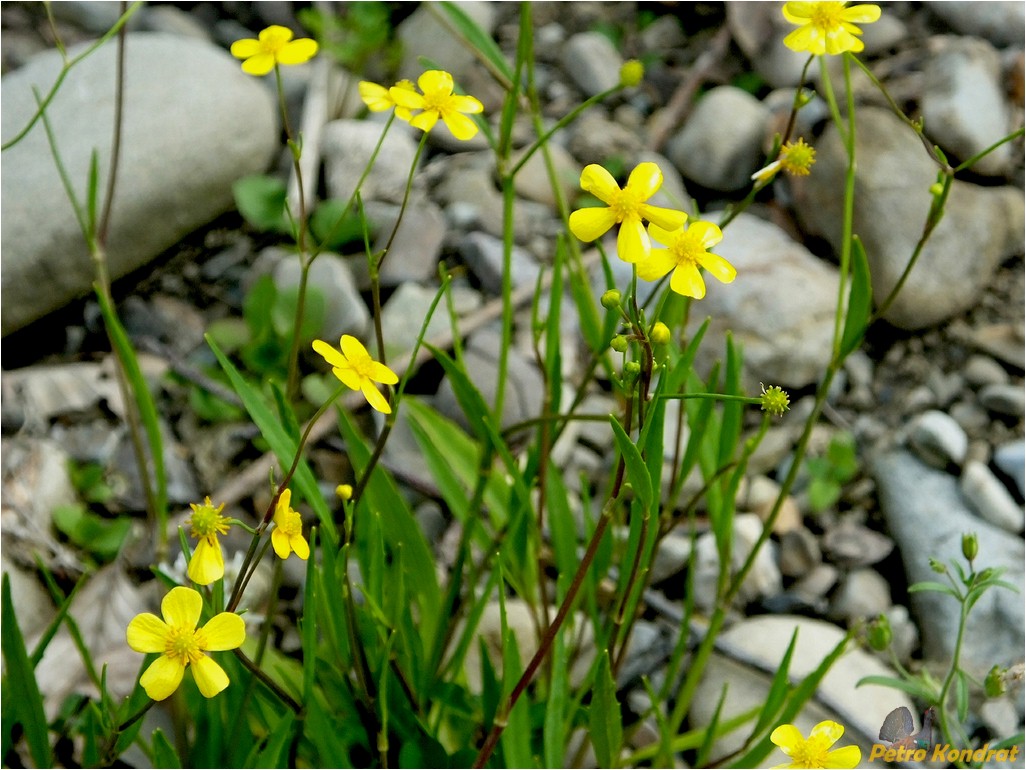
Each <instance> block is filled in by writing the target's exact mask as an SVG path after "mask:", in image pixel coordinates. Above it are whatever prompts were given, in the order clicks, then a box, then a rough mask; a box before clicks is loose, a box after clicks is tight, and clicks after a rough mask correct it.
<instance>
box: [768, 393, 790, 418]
mask: <svg viewBox="0 0 1026 770" xmlns="http://www.w3.org/2000/svg"><path fill="white" fill-rule="evenodd" d="M790 403H791V399H790V397H789V396H788V395H787V393H786V392H785V391H783V390H781V389H780V387H778V386H777V385H773V386H771V387H769V388H767V387H765V386H763V389H762V411H764V412H767V413H769V414H771V415H773V416H774V417H780V416H782V415H783V414H784V412H786V411H787V410H788V409H790V406H789V404H790Z"/></svg>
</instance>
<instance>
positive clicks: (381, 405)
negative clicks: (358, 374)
mask: <svg viewBox="0 0 1026 770" xmlns="http://www.w3.org/2000/svg"><path fill="white" fill-rule="evenodd" d="M360 390H362V391H363V396H364V398H366V399H367V403H368V404H370V405H371V406H372V407H374V408H375V409H377V410H378V411H379V412H381V413H382V414H392V407H390V406H389V405H388V401H387V400H386V399H385V397H384V396H383V395H381V393H380V392H379V391H378V389H377V388H376V387H375V386H374V383H373V382H371V381H370V380H364V381H363V386H362V387H361V388H360Z"/></svg>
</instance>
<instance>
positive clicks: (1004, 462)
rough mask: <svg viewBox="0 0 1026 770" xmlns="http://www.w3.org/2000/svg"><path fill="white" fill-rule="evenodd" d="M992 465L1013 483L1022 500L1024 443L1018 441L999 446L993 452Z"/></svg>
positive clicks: (1025, 481)
mask: <svg viewBox="0 0 1026 770" xmlns="http://www.w3.org/2000/svg"><path fill="white" fill-rule="evenodd" d="M994 465H996V466H997V469H998V470H999V471H1001V472H1002V473H1003V474H1004V475H1006V476H1007V477H1008V478H1010V479H1012V481H1014V482H1015V486H1016V487H1017V488H1018V490H1019V497H1020V498H1022V497H1023V495H1024V493H1026V489H1024V487H1026V479H1024V478H1023V477H1024V475H1026V467H1024V466H1026V443H1024V442H1023V441H1022V440H1021V439H1020V440H1019V441H1010V442H1008V443H1007V444H1002V445H1001V446H999V447H998V448H997V449H995V450H994Z"/></svg>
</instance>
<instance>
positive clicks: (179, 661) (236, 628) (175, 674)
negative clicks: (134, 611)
mask: <svg viewBox="0 0 1026 770" xmlns="http://www.w3.org/2000/svg"><path fill="white" fill-rule="evenodd" d="M202 611H203V597H202V596H200V594H199V592H198V591H196V590H194V589H192V588H183V587H182V586H179V587H177V588H172V589H171V590H170V591H168V593H167V594H166V595H165V596H164V600H163V601H162V602H161V603H160V614H161V615H162V616H163V620H161V619H160V618H158V617H157V616H156V615H153V614H152V613H149V612H144V613H142V614H141V615H136V616H135V617H134V618H132V622H131V623H129V624H128V631H127V634H126V636H127V641H128V646H129V647H131V648H132V649H133V650H135V651H136V652H144V653H147V652H156V653H160V657H158V658H157V659H156V660H155V661H153V663H151V664H150V666H149V668H147V669H146V671H145V672H144V673H143V675H142V677H141V678H140V679H139V684H141V685H142V688H143V689H144V690H146V694H147V695H148V696H150V697H151V698H152V699H153V700H164V699H165V698H167V697H168V696H169V695H171V693H173V692H174V691H175V690H177V689H178V685H179V684H181V681H182V677H183V676H184V675H185V669H186V667H187V666H189V665H192V674H193V677H194V678H195V680H196V685H197V686H198V687H199V691H200V692H201V693H202V694H203V696H204V697H206V698H213V697H214V696H215V695H217V694H218V693H219V692H221V691H222V690H224V688H226V687H227V686H228V675H227V674H225V672H224V669H222V668H221V667H220V666H219V665H218V664H217V663H215V662H214V661H213V660H212V659H211V658H210V657H209V656H207V655H205V654H204V653H206V652H218V651H223V650H234V649H235V648H236V647H241V646H242V643H243V642H244V641H246V624H245V623H244V622H243V620H242V618H241V617H239V616H238V615H236V614H235V613H234V612H222V613H220V614H219V615H215V616H214V617H213V618H211V619H210V620H209V621H207V624H206V625H205V626H203V627H202V628H196V626H197V625H198V624H199V621H200V613H201V612H202Z"/></svg>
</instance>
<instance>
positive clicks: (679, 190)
mask: <svg viewBox="0 0 1026 770" xmlns="http://www.w3.org/2000/svg"><path fill="white" fill-rule="evenodd" d="M637 162H638V163H655V164H656V165H657V166H659V169H660V170H661V171H662V172H663V185H662V187H660V188H659V189H658V190H656V193H655V195H653V196H652V197H651V198H649V199H648V202H649V203H651V204H652V205H653V206H662V207H663V208H667V209H676V210H677V211H683V212H685V213H686V214H687V215H688V216H692V215H693V214H694V213H695V212H696V211H697V210H698V209H697V207H696V206H695V201H694V200H693V199H692V198H691V196H690V195H688V191H687V190H686V189H685V188H684V179H683V178H681V175H680V172H679V171H677V168H676V166H674V165H673V163H671V162H670V160H669V158H666V157H665V156H663V155H660V154H659V153H657V152H649V151H647V150H646V151H644V152H640V153H638V155H637Z"/></svg>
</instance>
